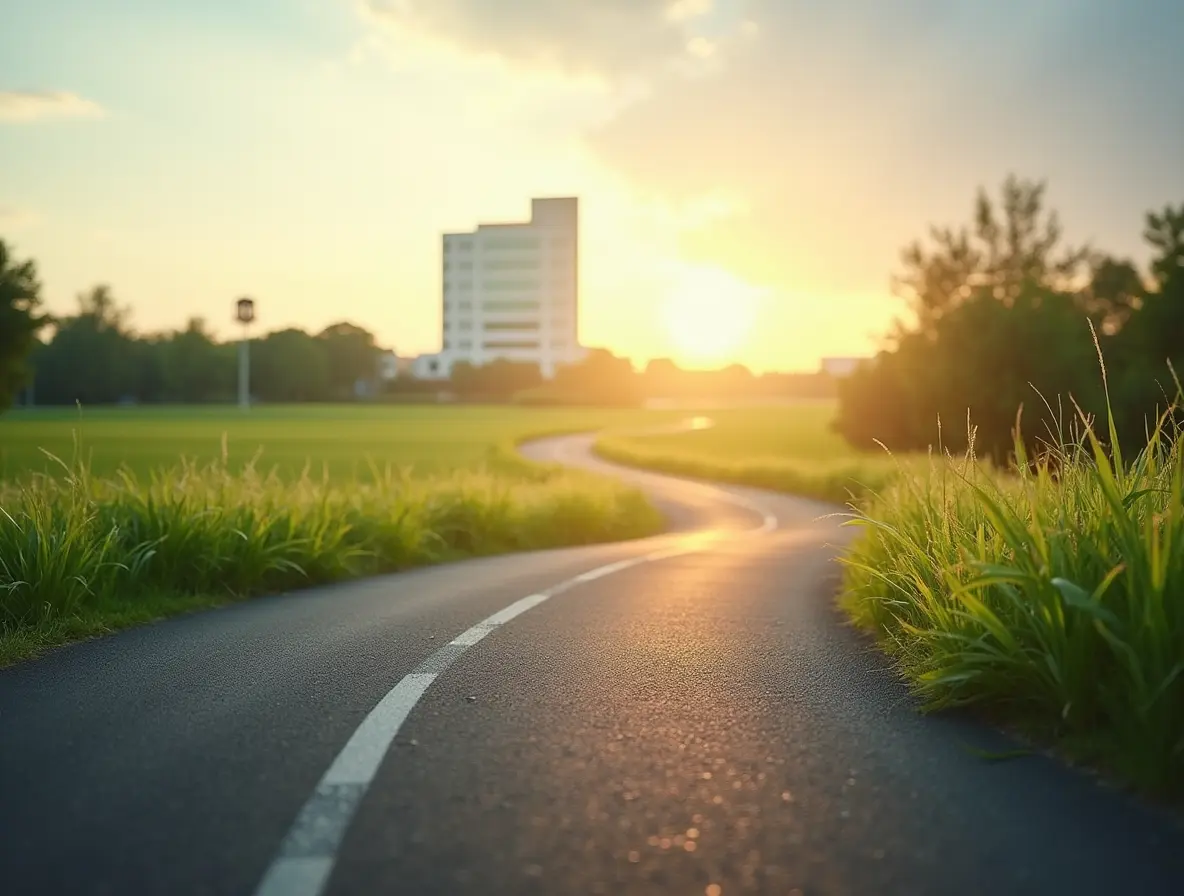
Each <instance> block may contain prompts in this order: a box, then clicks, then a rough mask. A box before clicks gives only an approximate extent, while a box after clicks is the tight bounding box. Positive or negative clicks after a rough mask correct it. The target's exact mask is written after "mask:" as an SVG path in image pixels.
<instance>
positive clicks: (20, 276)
mask: <svg viewBox="0 0 1184 896" xmlns="http://www.w3.org/2000/svg"><path fill="white" fill-rule="evenodd" d="M40 306H41V284H40V283H39V282H38V280H37V267H36V265H35V264H34V263H33V262H32V261H31V260H26V261H17V260H16V259H15V258H14V257H13V256H12V255H11V253H10V252H9V249H8V246H6V245H5V244H4V241H3V240H0V412H2V411H4V410H5V409H6V408H8V406H9V405H10V404H11V403H12V399H13V396H14V395H16V392H17V390H18V389H20V388H21V387H22V386H24V385H25V384H26V383H27V382H28V380H29V374H30V370H29V366H28V363H27V362H28V359H29V354H30V353H31V352H32V351H33V349H34V348H35V347H36V345H37V332H38V331H39V330H40V329H41V327H42V326H44V325H45V323H46V321H47V318H46V317H45V316H43V315H40V314H38V313H37V312H38V309H39V308H40Z"/></svg>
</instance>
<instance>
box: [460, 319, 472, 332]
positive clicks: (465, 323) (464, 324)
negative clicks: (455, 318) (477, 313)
mask: <svg viewBox="0 0 1184 896" xmlns="http://www.w3.org/2000/svg"><path fill="white" fill-rule="evenodd" d="M456 328H457V329H458V330H471V329H473V322H472V321H471V320H462V321H460V322H459V323H457V325H456Z"/></svg>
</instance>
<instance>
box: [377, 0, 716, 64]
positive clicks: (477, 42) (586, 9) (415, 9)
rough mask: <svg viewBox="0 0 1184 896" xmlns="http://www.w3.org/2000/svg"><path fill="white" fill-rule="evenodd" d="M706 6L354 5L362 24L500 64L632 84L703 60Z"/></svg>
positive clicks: (694, 0) (397, 0)
mask: <svg viewBox="0 0 1184 896" xmlns="http://www.w3.org/2000/svg"><path fill="white" fill-rule="evenodd" d="M713 6H714V4H713V2H712V0H559V2H557V0H498V2H496V3H494V2H490V0H361V2H360V7H359V8H360V10H361V12H362V15H363V17H364V18H366V19H367V20H369V21H372V22H375V23H378V24H382V25H384V26H386V27H389V28H394V29H396V30H398V31H400V32H402V33H406V34H417V35H423V36H428V37H430V38H432V39H434V40H437V41H439V42H441V43H443V44H445V45H448V46H452V47H455V48H458V49H461V50H463V51H465V52H469V53H473V54H478V55H485V56H494V57H497V58H499V59H502V60H504V61H507V62H511V63H515V64H522V65H528V66H534V67H543V68H552V69H558V70H562V71H564V72H567V73H570V74H573V75H596V76H599V77H603V78H606V79H610V80H618V79H623V78H630V77H636V76H639V75H643V74H647V73H651V72H654V71H658V70H661V69H662V68H664V67H667V66H669V65H671V64H674V63H679V62H686V61H688V60H693V59H694V58H695V57H696V56H703V55H704V54H705V48H707V47H711V46H714V45H713V43H712V41H711V39H710V36H709V35H703V34H700V33H698V31H699V29H700V28H701V27H704V26H705V24H706V23H707V21H708V19H709V18H710V16H711V13H712V12H713Z"/></svg>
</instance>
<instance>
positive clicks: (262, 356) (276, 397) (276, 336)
mask: <svg viewBox="0 0 1184 896" xmlns="http://www.w3.org/2000/svg"><path fill="white" fill-rule="evenodd" d="M251 387H252V392H254V393H255V394H257V395H259V397H260V398H262V399H263V400H264V401H281V402H288V401H323V400H324V399H326V398H328V397H329V362H328V359H327V358H326V356H325V347H324V345H323V344H322V343H321V342H320V340H318V339H317V338H316V337H315V336H310V335H309V334H308V333H306V332H304V330H300V329H296V328H294V327H292V328H289V329H286V330H278V331H276V332H274V333H269V334H267V336H265V337H264V338H263V339H260V340H258V341H256V342H255V343H254V344H253V345H252V346H251Z"/></svg>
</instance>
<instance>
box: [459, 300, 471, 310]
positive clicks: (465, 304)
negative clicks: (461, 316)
mask: <svg viewBox="0 0 1184 896" xmlns="http://www.w3.org/2000/svg"><path fill="white" fill-rule="evenodd" d="M456 307H457V308H459V309H460V310H461V311H472V310H473V303H472V302H469V301H464V302H457V303H456Z"/></svg>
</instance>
